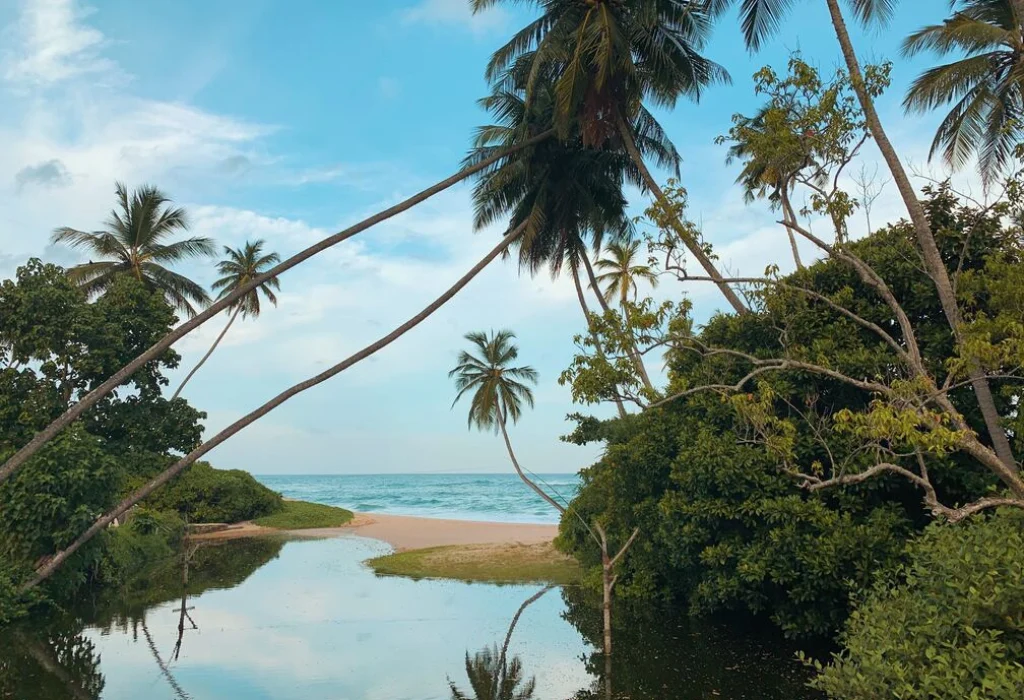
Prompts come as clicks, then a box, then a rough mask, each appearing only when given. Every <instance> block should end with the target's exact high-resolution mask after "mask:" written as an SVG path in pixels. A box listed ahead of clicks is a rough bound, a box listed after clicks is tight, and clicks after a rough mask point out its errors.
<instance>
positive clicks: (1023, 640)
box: [814, 512, 1024, 700]
mask: <svg viewBox="0 0 1024 700" xmlns="http://www.w3.org/2000/svg"><path fill="white" fill-rule="evenodd" d="M908 559H909V561H908V563H907V565H906V566H905V567H903V568H901V569H900V570H899V572H897V573H896V574H895V575H894V576H892V577H887V578H885V579H883V580H882V581H881V582H880V583H879V584H878V585H877V586H875V587H874V588H873V589H872V590H871V591H870V592H869V593H867V594H866V595H865V596H863V599H862V600H861V601H860V603H859V604H858V606H857V609H856V610H854V612H853V614H852V615H851V616H850V620H849V623H848V624H847V626H846V628H845V630H844V632H843V635H842V641H843V646H844V647H845V648H844V650H843V651H842V652H840V653H838V654H835V655H834V656H833V659H832V663H831V665H829V666H827V667H824V668H822V665H821V664H820V663H816V666H817V668H818V670H819V671H820V672H821V673H820V675H819V677H818V678H817V679H816V680H815V682H814V685H815V686H816V687H817V688H819V689H821V690H824V691H825V692H827V693H828V696H829V697H830V698H836V699H837V700H873V699H874V698H879V697H898V698H906V699H907V700H925V699H926V698H927V699H928V700H932V699H936V700H960V699H961V698H978V699H980V698H986V699H989V700H1011V699H1016V698H1019V697H1021V693H1024V663H1022V661H1021V660H1022V659H1024V619H1022V618H1021V610H1022V609H1024V518H1022V517H1021V514H1020V513H1018V512H1003V513H998V514H996V515H994V516H992V517H990V518H987V519H986V518H979V519H976V520H974V521H971V522H969V523H964V524H961V525H958V526H951V525H945V524H939V523H936V524H935V525H933V526H931V527H929V528H928V530H927V531H926V532H925V534H924V535H923V536H921V537H920V538H919V539H917V540H916V541H914V542H913V543H912V544H911V545H910V547H909V553H908ZM893 630H899V632H900V633H899V634H893Z"/></svg>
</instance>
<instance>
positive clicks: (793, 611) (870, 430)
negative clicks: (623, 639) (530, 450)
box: [561, 189, 1024, 635]
mask: <svg viewBox="0 0 1024 700" xmlns="http://www.w3.org/2000/svg"><path fill="white" fill-rule="evenodd" d="M926 205H927V207H928V211H929V215H930V218H931V220H932V221H933V222H934V225H935V226H936V232H937V237H938V240H939V241H940V244H941V249H942V250H943V254H944V255H945V256H946V259H947V260H948V261H949V263H948V264H949V265H950V268H951V269H952V270H954V271H956V270H957V269H959V272H958V273H957V275H958V280H959V288H960V290H961V294H962V299H963V301H962V304H963V309H964V313H965V318H969V319H971V321H970V323H969V325H967V326H965V329H964V333H965V337H967V338H969V339H970V342H971V343H972V345H974V346H975V347H976V348H977V349H976V350H974V351H973V352H974V354H975V356H977V357H983V358H986V359H985V367H986V370H987V371H988V372H990V374H991V377H992V381H993V386H994V387H996V388H997V394H996V396H997V401H998V403H997V407H998V410H999V411H1000V413H1001V415H1003V416H1005V420H1006V421H1007V424H1008V425H1011V426H1013V427H1012V428H1011V431H1012V432H1013V434H1015V435H1016V433H1017V430H1018V429H1017V428H1016V424H1017V423H1018V422H1019V420H1020V417H1019V415H1018V414H1017V412H1016V411H1015V408H1014V407H1015V405H1016V402H1017V401H1018V399H1017V398H1016V397H1017V396H1018V395H1019V381H1020V379H1019V378H1020V370H1021V367H1024V355H1021V354H1020V353H1019V346H1018V341H1017V340H1016V339H1017V338H1019V337H1021V329H1020V325H1019V318H1020V316H1019V310H1020V309H1021V308H1024V307H1022V300H1021V294H1020V292H1019V290H1018V289H1017V286H1018V282H1019V281H1020V280H1019V277H1020V274H1021V268H1020V265H1019V264H1018V263H1017V262H1012V263H1011V262H1009V261H1018V260H1020V259H1021V252H1020V239H1019V229H1017V228H1016V227H1015V226H1011V227H1009V228H1007V227H1005V225H1004V220H1003V219H1002V216H1003V215H1001V214H996V213H993V212H990V211H978V210H975V209H972V208H966V207H962V206H961V205H960V204H959V202H958V201H957V199H956V197H955V196H953V195H952V193H950V192H949V191H948V189H939V190H936V191H933V192H932V193H931V194H930V197H929V199H928V201H927V202H926ZM1004 213H1006V214H1010V215H1012V211H1010V210H1004ZM913 251H914V234H913V230H912V229H911V227H910V225H908V224H900V225H896V226H892V227H889V228H887V229H885V230H883V231H881V232H879V233H876V234H875V235H873V236H872V237H870V238H868V239H866V240H864V241H858V242H856V243H851V244H849V245H847V246H844V247H843V255H848V256H856V257H855V258H854V259H855V260H857V261H860V264H862V265H864V266H866V268H867V269H870V270H872V271H873V273H872V276H869V277H868V278H867V279H864V278H863V277H862V276H861V275H860V274H859V273H858V272H857V271H856V269H855V268H853V267H852V266H851V265H850V264H849V262H848V261H846V260H844V259H842V258H836V259H832V260H827V261H824V262H821V263H818V264H816V265H814V266H812V267H810V268H808V269H806V270H804V271H798V272H797V273H794V274H793V275H790V276H787V277H784V278H778V277H776V278H771V279H770V281H769V282H768V283H765V284H764V286H762V287H761V288H760V289H759V290H758V291H757V292H756V296H755V297H754V298H755V300H756V302H757V303H756V305H755V307H754V308H755V311H756V312H755V313H750V314H747V315H746V316H743V317H734V316H719V317H716V318H714V319H712V321H710V322H709V323H708V324H707V325H706V326H705V327H704V328H703V329H702V330H700V331H699V332H696V331H688V329H691V328H692V323H691V322H690V321H688V319H687V318H686V308H685V307H683V308H682V309H681V310H680V312H679V313H680V315H679V317H678V318H676V319H673V320H672V321H670V322H669V325H670V326H674V327H675V328H677V329H678V331H677V332H669V333H667V334H666V335H665V336H664V337H663V338H661V339H658V340H657V341H656V342H664V344H665V347H666V348H668V359H669V370H670V383H669V386H668V388H667V389H666V390H665V398H663V399H661V400H660V401H658V402H655V404H653V406H655V407H652V408H648V410H647V411H645V412H644V413H642V414H641V415H639V416H636V417H634V418H633V419H631V421H630V422H629V423H627V424H624V425H621V426H618V427H615V428H612V427H603V426H600V425H595V424H593V423H587V422H583V423H581V424H580V428H579V429H578V430H577V432H576V433H575V434H574V435H573V436H571V439H574V440H577V441H587V440H592V439H604V440H607V441H608V442H609V444H608V446H607V449H606V452H605V455H604V456H603V458H602V459H601V460H600V461H599V462H598V464H597V465H595V466H594V467H592V468H591V469H589V470H587V471H586V472H585V473H584V486H583V488H582V489H581V491H580V493H579V495H578V497H577V499H576V500H575V501H574V502H573V504H572V507H573V509H574V510H575V511H576V512H578V513H580V514H581V518H582V519H584V520H588V519H593V518H595V517H602V518H604V519H605V523H606V525H607V527H608V529H609V532H613V533H617V534H618V535H619V536H623V535H624V533H626V532H628V531H629V529H631V528H633V527H635V526H636V525H637V524H639V525H640V527H641V528H642V529H643V531H644V532H645V533H650V534H649V535H648V537H645V538H644V540H642V541H640V543H638V545H637V549H636V551H635V552H634V553H633V554H632V555H631V557H630V560H629V562H628V566H627V571H628V573H627V574H624V583H625V585H626V589H625V590H626V595H635V596H640V597H658V596H666V597H669V598H675V599H683V600H685V601H687V602H688V603H689V605H690V606H691V609H692V610H694V611H696V612H713V611H716V610H723V609H724V610H748V611H751V612H754V613H763V614H767V615H770V616H771V617H772V618H773V619H774V620H775V621H776V622H777V623H778V624H779V625H780V626H782V627H783V629H785V630H786V631H787V632H788V633H789V634H791V635H807V634H829V633H831V632H834V631H835V630H836V629H837V627H838V625H839V624H840V623H841V622H842V620H843V619H844V618H845V616H846V614H847V609H848V599H849V596H850V594H851V592H852V591H855V590H857V589H858V588H863V587H865V586H867V585H869V582H870V581H871V580H872V576H873V572H874V571H875V570H876V569H878V568H882V569H887V568H888V569H891V568H892V567H893V566H894V565H895V564H896V562H897V561H899V559H900V557H901V551H902V542H903V541H905V539H906V538H907V536H908V535H909V534H910V533H912V532H914V531H915V530H917V529H919V528H921V527H923V526H924V525H925V524H926V523H927V522H928V518H929V516H930V515H931V514H935V515H939V516H941V517H944V518H946V519H950V520H957V519H962V518H964V517H967V516H968V515H969V514H970V513H974V512H978V511H979V510H982V509H985V508H991V507H993V506H995V505H998V504H1000V503H1003V502H1008V501H1013V502H1016V501H1015V500H1014V499H1015V497H1011V498H1009V499H1008V500H1007V499H1006V498H1005V497H1004V496H1003V494H1001V493H1000V492H999V491H998V489H997V488H996V484H997V482H996V479H995V477H996V475H997V474H999V473H1000V472H998V470H993V469H992V468H991V464H990V463H989V462H984V461H982V460H979V459H977V458H976V456H975V454H976V451H973V450H972V449H963V448H961V447H960V446H959V443H958V441H959V440H961V439H965V440H968V441H969V440H970V439H971V438H970V437H969V435H971V434H974V431H977V430H979V429H981V428H982V426H983V425H984V419H983V417H982V416H981V415H980V411H979V410H978V407H977V404H976V403H974V397H973V395H972V392H971V391H970V388H969V383H967V382H965V381H964V378H963V377H964V373H965V370H964V365H963V361H962V360H961V359H959V358H958V357H957V356H956V349H955V347H956V346H955V345H954V342H955V341H954V339H953V338H951V337H950V334H949V333H948V332H947V331H946V330H945V324H944V323H943V321H942V316H941V312H940V308H941V306H940V303H939V300H938V295H937V293H936V291H935V288H934V286H933V285H932V284H931V282H930V279H929V278H928V276H926V275H925V274H923V273H922V272H921V270H920V268H919V267H918V266H917V265H915V264H914V263H913V261H914V260H916V259H917V258H916V257H915V256H914V254H913ZM873 275H877V276H878V278H882V279H884V280H886V281H887V284H886V287H885V289H887V290H888V292H887V293H888V294H889V295H890V297H889V299H890V300H895V304H890V303H889V302H888V301H886V300H885V299H884V298H882V297H879V296H875V294H874V290H875V289H877V287H876V286H875V285H876V282H875V281H873V280H876V279H877V278H876V277H874V276H873ZM965 280H972V282H971V284H974V283H978V284H980V285H981V288H983V289H986V290H992V292H995V293H989V292H984V291H981V288H979V292H978V293H975V292H974V291H973V290H971V288H970V285H967V286H965ZM1011 289H1012V290H1013V291H1010V290H1011ZM996 290H998V291H996ZM897 313H898V314H902V315H903V316H904V317H906V318H908V319H913V323H912V324H910V325H906V326H904V325H901V324H902V322H901V321H899V320H898V318H897V316H896V315H897ZM995 319H1000V320H995ZM975 324H981V325H980V326H977V327H976V326H975ZM904 327H906V328H910V329H911V331H912V336H911V337H912V338H913V341H912V342H914V343H916V344H917V346H916V347H917V352H918V353H919V354H920V356H921V357H922V358H926V359H925V360H923V361H924V362H926V363H927V364H926V367H925V368H923V369H921V370H915V372H924V373H925V374H927V376H930V377H932V380H930V381H934V382H935V385H936V386H940V387H945V389H943V391H944V392H945V394H944V395H945V396H946V397H947V399H946V400H947V401H948V406H951V408H949V407H947V408H945V409H943V410H944V411H949V412H950V413H949V415H950V416H957V417H956V418H955V420H957V421H961V424H962V425H967V426H968V427H967V429H966V430H965V431H961V430H959V429H952V428H950V432H948V433H947V432H946V430H947V429H946V428H944V427H942V426H943V425H947V426H948V425H951V424H950V423H948V422H946V421H949V420H953V418H946V417H941V416H940V417H937V418H936V419H935V420H936V421H938V422H936V423H932V422H931V420H932V419H927V420H923V421H922V420H919V419H918V418H915V417H914V413H913V412H912V411H913V410H915V409H911V408H910V407H912V406H918V405H920V404H919V403H918V402H919V401H922V399H919V398H914V397H915V396H917V395H916V394H915V393H914V392H916V391H919V389H917V388H915V387H916V386H917V385H916V384H915V383H914V382H913V381H909V380H907V379H903V376H904V375H903V374H902V372H903V371H905V370H904V369H900V367H901V366H903V367H905V365H902V364H901V363H894V359H893V353H894V352H895V350H894V349H893V347H892V345H891V344H890V342H889V341H887V340H884V336H880V335H879V334H878V332H877V329H880V328H890V329H894V332H898V331H899V329H901V328H904ZM907 345H908V346H910V345H911V343H910V342H908V343H907ZM822 368H830V369H824V370H823V369H822ZM588 374H589V370H587V371H583V372H579V373H577V375H576V376H575V377H574V382H575V381H584V382H598V381H600V376H599V375H598V376H597V377H593V376H588ZM918 376H922V375H920V373H919V374H918ZM850 377H861V378H864V380H865V381H867V382H870V383H871V386H872V387H879V388H878V389H877V391H875V390H866V389H865V388H864V386H863V385H858V384H859V382H858V381H854V382H852V383H851V382H850V381H848V379H849V378H850ZM585 389H586V390H588V391H592V390H593V387H585ZM893 391H898V392H900V393H899V395H898V396H895V395H894V394H893V393H892V392H893ZM930 391H931V390H929V392H930ZM925 396H927V397H928V398H926V399H923V400H924V401H931V400H933V399H932V397H933V396H934V394H933V393H928V394H926V395H925ZM924 405H926V406H927V405H929V404H927V403H926V404H924ZM901 411H906V412H903V413H901ZM947 440H952V442H951V443H950V442H947ZM918 453H920V456H921V458H922V459H923V460H924V463H925V467H922V466H921V463H920V461H919V460H918V456H919V454H918ZM880 463H883V464H886V465H887V466H885V467H884V468H883V469H879V467H878V465H879V464H880ZM907 474H910V475H911V476H912V477H913V478H909V477H908V476H907ZM835 489H839V490H835ZM915 489H919V490H918V491H917V492H916V493H915ZM922 496H923V498H922ZM588 537H589V533H587V532H586V530H585V529H584V528H581V527H580V526H579V524H578V523H577V522H576V521H575V520H571V519H567V520H565V521H563V523H562V535H561V541H562V543H563V544H564V545H565V546H567V547H568V548H569V549H570V550H571V551H573V552H574V553H575V554H576V555H577V556H578V557H579V558H580V559H581V560H583V561H585V562H587V563H590V564H593V565H596V561H595V560H594V557H593V555H592V553H591V551H590V548H589V545H588Z"/></svg>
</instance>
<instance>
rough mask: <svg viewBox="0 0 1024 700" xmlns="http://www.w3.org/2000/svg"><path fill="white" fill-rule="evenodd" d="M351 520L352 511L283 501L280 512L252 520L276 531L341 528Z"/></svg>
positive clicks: (304, 502) (320, 504)
mask: <svg viewBox="0 0 1024 700" xmlns="http://www.w3.org/2000/svg"><path fill="white" fill-rule="evenodd" d="M350 520H352V511H350V510H345V509H344V508H337V507H335V506H325V505H323V504H322V503H307V502H306V501H284V503H283V504H282V506H281V508H280V510H278V511H277V512H275V513H272V514H270V515H265V516H263V517H260V518H255V519H254V520H253V522H254V523H256V524H257V525H261V526H263V527H273V528H277V529H278V530H308V529H311V528H318V527H341V526H342V525H346V524H347V523H348V522H349V521H350Z"/></svg>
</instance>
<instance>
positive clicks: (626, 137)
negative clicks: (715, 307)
mask: <svg viewBox="0 0 1024 700" xmlns="http://www.w3.org/2000/svg"><path fill="white" fill-rule="evenodd" d="M616 120H617V122H618V129H619V135H620V136H621V138H622V143H623V145H624V146H625V147H626V151H627V152H628V153H629V157H630V158H631V159H632V160H633V163H634V164H635V165H636V167H637V169H638V170H639V171H640V175H641V177H643V179H644V183H645V184H646V185H647V189H649V190H650V191H651V194H652V195H654V198H655V199H656V200H657V201H658V203H659V204H660V205H661V206H662V207H663V208H664V209H665V210H666V211H668V198H667V197H666V196H665V193H664V192H663V191H662V189H661V187H659V186H658V183H657V182H655V180H654V176H652V175H651V171H650V170H648V169H647V165H646V164H645V163H644V158H643V156H642V155H641V154H640V151H639V150H638V149H637V147H636V142H635V141H634V139H633V130H632V129H631V128H630V127H629V124H627V123H626V120H625V119H623V117H622V115H621V114H619V115H617V117H616ZM671 225H672V228H673V229H675V232H676V235H677V236H679V240H681V241H682V242H683V244H684V245H685V246H686V249H687V250H689V251H690V253H691V254H692V255H693V257H695V258H696V259H697V262H698V263H700V266H701V267H702V268H704V271H705V272H706V273H707V274H708V277H710V278H711V279H713V280H714V281H715V285H717V286H718V288H719V289H720V290H721V292H722V294H723V295H725V299H726V301H728V302H729V304H730V306H732V308H733V310H734V311H736V313H738V314H745V313H746V312H747V307H746V306H744V305H743V302H742V301H740V298H739V297H738V296H737V295H736V292H734V291H733V289H732V287H730V286H729V285H728V284H726V283H725V282H724V281H723V279H722V275H721V274H720V273H719V272H718V269H717V268H716V267H715V265H714V263H712V262H711V258H709V257H708V256H707V254H706V253H705V252H704V251H703V250H702V249H701V247H700V246H699V245H698V244H697V242H696V241H691V240H690V237H689V235H688V234H687V233H686V231H684V230H683V226H682V223H681V222H680V221H679V220H678V219H673V221H672V222H671Z"/></svg>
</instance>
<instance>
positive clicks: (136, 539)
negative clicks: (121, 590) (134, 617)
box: [97, 508, 185, 586]
mask: <svg viewBox="0 0 1024 700" xmlns="http://www.w3.org/2000/svg"><path fill="white" fill-rule="evenodd" d="M184 534H185V523H184V521H183V520H182V519H181V518H180V517H179V516H178V514H177V513H174V512H170V511H153V510H150V509H148V508H136V509H134V510H133V511H131V513H130V515H129V517H128V518H126V520H125V522H124V523H123V524H122V525H121V526H120V527H117V528H113V529H112V530H111V531H110V533H109V535H108V537H107V542H106V547H105V548H104V552H103V558H102V559H101V561H100V563H99V566H98V570H97V580H98V582H99V583H102V584H107V585H114V586H120V585H122V584H123V583H124V582H125V581H127V580H128V579H130V578H132V577H134V576H137V575H138V573H139V572H140V571H142V570H143V569H145V568H146V567H150V566H153V565H154V564H159V563H161V562H166V561H169V560H172V559H174V558H175V557H176V556H177V553H178V550H179V547H180V545H181V542H182V537H183V536H184Z"/></svg>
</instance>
